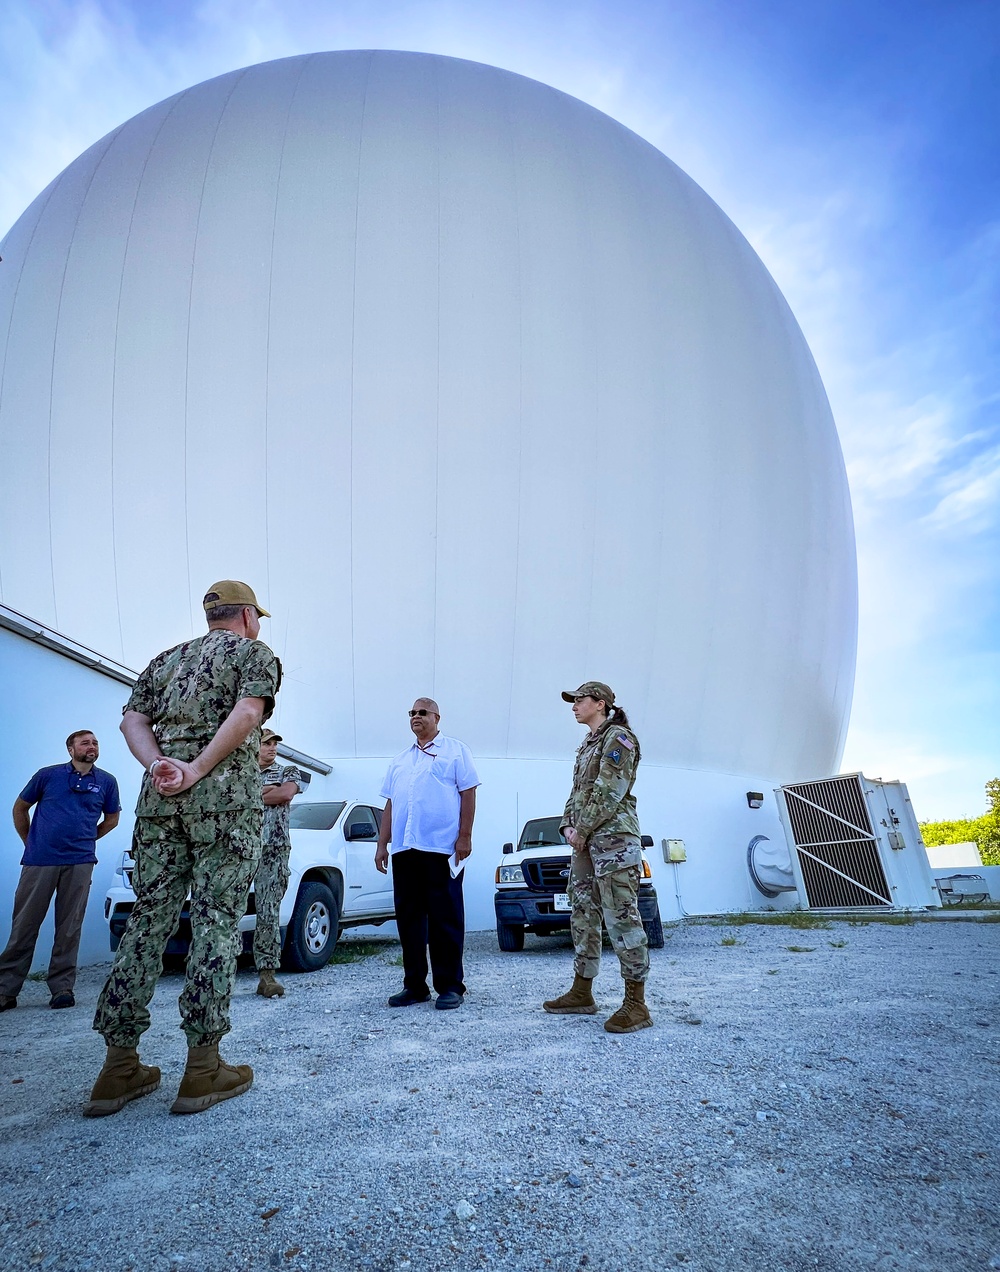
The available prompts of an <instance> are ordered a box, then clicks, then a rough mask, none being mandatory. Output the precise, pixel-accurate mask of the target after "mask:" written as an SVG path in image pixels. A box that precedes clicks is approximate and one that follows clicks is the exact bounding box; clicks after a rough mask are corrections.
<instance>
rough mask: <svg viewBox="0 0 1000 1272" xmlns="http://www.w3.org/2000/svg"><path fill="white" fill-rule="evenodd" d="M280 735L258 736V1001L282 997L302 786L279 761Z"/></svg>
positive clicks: (293, 769)
mask: <svg viewBox="0 0 1000 1272" xmlns="http://www.w3.org/2000/svg"><path fill="white" fill-rule="evenodd" d="M281 740H282V739H281V734H280V733H275V732H274V730H273V729H265V730H264V732H263V733H262V734H261V735H260V754H259V756H258V759H257V762H258V764H259V765H260V781H261V786H262V789H263V795H264V833H263V836H262V839H263V851H262V852H261V858H260V865H259V866H258V867H257V873H256V874H255V875H254V880H253V895H254V913H255V914H256V916H257V925H256V927H255V928H254V934H253V960H254V963H256V965H257V971H258V973H259V976H260V980H259V982H258V984H257V993H258V994H260V996H261V998H281V997H282V995H283V994H284V992H285V987H284V985H282V984H281V983H280V982H279V981H277V980H276V979H275V976H274V973H275V972H276V971H277V970H278V967H279V965H280V963H281V926H280V924H279V922H278V916H279V911H280V909H281V901H282V898H283V897H284V895H285V889H286V888H287V887H288V857H289V854H290V853H291V851H292V838H291V834H290V821H291V804H292V800H293V799H294V798H295V796H296V795H298V793H299V791H301V790H302V788H303V787H304V785H305V782H304V780H303V777H302V774H301V773H300V772H299V770H298V769H297V768H296V767H295V765H294V764H279V763H278V743H279V742H280V741H281Z"/></svg>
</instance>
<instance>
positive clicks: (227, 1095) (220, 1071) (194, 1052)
mask: <svg viewBox="0 0 1000 1272" xmlns="http://www.w3.org/2000/svg"><path fill="white" fill-rule="evenodd" d="M252 1083H253V1069H251V1068H250V1066H249V1065H248V1064H237V1065H233V1064H226V1062H225V1060H223V1059H222V1057H221V1056H220V1055H219V1044H218V1043H214V1044H212V1045H211V1046H208V1047H190V1048H189V1049H188V1060H187V1068H186V1069H185V1070H184V1077H183V1078H181V1085H180V1089H179V1090H178V1092H177V1099H176V1100H174V1102H173V1104H171V1106H170V1112H171V1113H202V1112H204V1110H205V1109H210V1108H211V1107H212V1105H213V1104H218V1103H219V1102H220V1101H222V1100H231V1099H232V1098H233V1096H234V1095H242V1094H243V1092H244V1091H249V1090H250V1087H251V1085H252Z"/></svg>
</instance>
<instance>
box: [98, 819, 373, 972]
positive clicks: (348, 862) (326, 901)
mask: <svg viewBox="0 0 1000 1272" xmlns="http://www.w3.org/2000/svg"><path fill="white" fill-rule="evenodd" d="M382 808H383V804H382V801H380V800H369V801H362V800H332V801H328V802H325V803H307V802H301V803H300V802H299V801H298V800H296V801H295V802H294V803H293V804H292V806H291V839H292V852H291V857H290V859H289V867H290V869H291V876H290V878H289V880H288V889H287V891H286V892H285V895H284V898H283V900H282V902H281V911H280V923H281V929H282V958H281V963H282V966H283V967H285V968H289V969H290V970H292V971H299V972H314V971H316V970H317V969H318V968H320V967H325V966H326V964H327V963H328V962H329V961H330V955H331V954H332V953H333V948H334V946H335V945H336V943H337V938H338V936H339V935H340V933H341V932H342V931H343V929H344V928H347V927H358V926H360V925H362V924H369V923H372V924H381V923H386V922H388V921H390V920H391V919H393V918H395V913H394V911H393V900H392V876H391V875H384V874H381V873H380V872H379V871H378V870H376V869H375V848H376V845H377V843H378V831H379V824H380V822H381V820H382ZM134 868H135V861H134V860H133V858H132V856H131V854H130V853H128V852H126V853H124V854H123V855H122V860H121V863H120V864H119V866H118V870H117V871H116V873H115V879H114V882H113V884H112V886H111V888H110V889H109V890H108V895H107V898H106V899H105V902H104V917H105V918H106V919H107V921H108V927H109V929H110V933H111V948H112V950H116V949H117V948H118V944H119V942H120V941H121V938H122V934H123V933H124V931H125V922H126V920H127V919H128V916H129V913H130V911H131V909H132V907H133V905H134V904H135V893H134V892H133V891H132V871H133V870H134ZM255 916H256V906H255V902H254V894H253V889H252V888H251V890H250V895H249V896H248V897H247V909H246V914H245V915H244V916H243V918H242V919H241V920H240V930H241V931H242V932H243V947H244V949H245V950H249V949H250V948H251V946H252V943H253V930H254V928H255V926H256V923H257V920H256V917H255ZM190 942H191V924H190V921H189V919H188V909H187V905H186V904H185V905H184V906H183V908H182V909H181V916H180V922H179V923H178V925H177V929H176V931H175V932H174V933H173V935H172V936H171V938H170V940H169V941H168V942H167V948H166V953H167V954H169V955H184V954H186V953H187V950H188V946H189V944H190Z"/></svg>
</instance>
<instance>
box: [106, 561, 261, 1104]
mask: <svg viewBox="0 0 1000 1272" xmlns="http://www.w3.org/2000/svg"><path fill="white" fill-rule="evenodd" d="M204 608H205V614H206V617H207V619H208V628H209V630H208V632H207V634H206V635H204V636H199V637H196V638H195V639H194V640H189V641H185V642H184V643H183V644H180V645H176V646H174V648H173V649H168V650H167V651H166V652H165V653H162V654H160V655H159V656H158V657H156V658H154V659H153V661H152V662H151V663H150V664H149V666H148V667H147V668H146V670H145V671H144V672H143V673H142V674H141V675H140V677H139V679H138V681H137V682H136V686H135V688H134V690H133V691H132V696H131V697H130V698H129V700H128V703H127V704H126V706H125V710H124V715H123V718H122V725H121V729H122V733H123V734H124V735H125V740H126V742H127V743H128V747H129V750H130V751H131V752H132V754H133V755H134V756H135V758H136V759H137V760H138V761H139V763H140V764H141V765H142V766H143V768H144V769H145V770H146V776H145V777H144V779H143V783H142V789H141V791H140V793H139V802H138V804H137V805H136V823H135V856H136V866H135V873H134V875H133V885H134V887H135V894H136V902H135V906H134V908H133V910H132V913H131V914H130V916H129V920H128V924H127V926H126V928H125V934H124V936H123V937H122V941H121V945H120V946H119V947H118V953H117V955H116V956H115V961H114V965H113V966H112V968H111V974H110V976H109V977H108V979H107V982H106V984H105V986H104V989H103V990H102V991H101V996H100V999H99V1000H98V1004H97V1013H96V1015H95V1017H94V1028H95V1029H96V1030H97V1031H98V1032H99V1033H100V1034H102V1035H103V1036H104V1040H105V1042H106V1043H107V1044H108V1054H107V1059H106V1061H105V1064H104V1068H103V1069H102V1070H101V1073H100V1075H99V1076H98V1079H97V1082H96V1084H95V1086H94V1090H93V1093H92V1094H91V1098H90V1103H89V1104H88V1105H87V1106H86V1108H85V1109H84V1113H85V1114H86V1115H87V1116H90V1117H103V1116H105V1115H107V1114H109V1113H117V1112H118V1110H119V1109H120V1108H122V1107H123V1106H124V1105H125V1104H127V1103H128V1101H129V1100H134V1099H136V1098H137V1097H139V1096H141V1095H147V1094H148V1093H149V1092H150V1091H155V1090H156V1088H157V1086H158V1085H159V1081H160V1071H159V1069H157V1068H154V1067H151V1066H146V1065H144V1064H142V1063H140V1061H139V1056H138V1053H137V1051H136V1047H137V1045H138V1042H139V1037H140V1036H141V1034H143V1033H144V1032H145V1030H146V1029H148V1028H149V1011H148V1003H149V1001H150V999H151V998H152V996H153V991H154V990H155V989H156V983H157V981H158V980H159V977H160V972H161V970H162V966H163V950H164V947H165V945H166V942H167V939H168V937H169V936H170V934H171V933H172V932H173V930H174V929H175V928H176V926H177V920H178V918H179V916H180V912H181V907H182V906H183V904H184V900H185V898H186V897H187V896H188V893H189V892H190V896H191V900H190V904H189V913H190V918H191V948H190V952H189V954H188V960H187V976H186V979H185V983H184V990H183V992H182V994H181V996H180V1000H179V1005H180V1009H181V1016H182V1018H183V1023H182V1025H181V1028H182V1029H183V1030H184V1033H185V1034H186V1036H187V1041H188V1060H187V1068H186V1070H185V1073H184V1077H183V1079H182V1081H181V1085H180V1090H179V1092H178V1095H177V1099H176V1100H175V1101H174V1103H173V1105H172V1107H171V1112H173V1113H198V1112H201V1110H202V1109H206V1108H208V1107H210V1106H211V1105H212V1104H216V1103H218V1102H219V1101H220V1100H225V1099H229V1098H230V1097H231V1096H234V1095H240V1094H242V1093H243V1092H244V1091H246V1090H248V1088H249V1087H250V1084H251V1082H252V1081H253V1070H252V1069H251V1068H250V1067H249V1065H239V1066H232V1065H228V1064H226V1063H225V1061H223V1060H221V1059H220V1057H219V1040H220V1039H221V1038H222V1036H223V1034H225V1033H228V1032H229V1028H230V1025H229V999H230V995H231V993H232V987H233V978H234V976H235V972H236V957H237V954H238V953H239V950H240V945H241V937H240V932H239V921H240V919H241V918H242V916H243V914H244V912H245V910H246V898H247V892H248V890H249V887H250V880H251V879H252V878H253V875H254V871H255V870H256V869H257V864H258V862H259V860H260V853H261V824H262V821H263V804H262V801H261V786H260V770H259V768H258V765H257V752H258V738H259V729H260V724H261V721H262V720H266V719H267V717H268V716H269V715H270V714H271V712H272V710H273V709H274V696H275V694H276V693H277V692H278V685H279V683H280V679H281V670H280V667H279V666H278V660H277V659H276V658H275V656H274V654H273V653H272V652H271V650H270V649H268V647H267V646H266V645H265V644H263V643H262V642H260V641H258V640H257V636H258V635H259V633H260V618H261V617H269V615H268V613H267V611H266V610H265V609H262V608H261V606H260V605H259V604H258V603H257V598H256V597H255V596H254V594H253V591H252V590H251V589H250V588H249V587H248V586H247V585H246V584H245V583H239V582H236V581H235V580H231V579H227V580H225V581H224V582H221V583H215V584H213V586H212V587H211V588H209V590H208V592H207V593H206V594H205V598H204Z"/></svg>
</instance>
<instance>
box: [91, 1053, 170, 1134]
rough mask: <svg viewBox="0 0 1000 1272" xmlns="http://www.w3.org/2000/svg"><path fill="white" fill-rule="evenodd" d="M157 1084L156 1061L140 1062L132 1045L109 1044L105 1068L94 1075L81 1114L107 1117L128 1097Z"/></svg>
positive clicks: (145, 1091) (141, 1092) (158, 1081)
mask: <svg viewBox="0 0 1000 1272" xmlns="http://www.w3.org/2000/svg"><path fill="white" fill-rule="evenodd" d="M159 1085H160V1071H159V1069H157V1068H156V1066H155V1065H145V1064H142V1063H140V1060H139V1053H138V1051H136V1049H135V1047H108V1055H107V1059H106V1060H105V1061H104V1068H103V1069H102V1070H101V1071H100V1073H99V1074H98V1075H97V1081H96V1082H95V1083H94V1089H93V1091H91V1093H90V1102H89V1104H85V1105H84V1106H83V1116H84V1117H107V1116H108V1115H109V1114H111V1113H117V1112H118V1110H119V1109H123V1108H124V1107H125V1105H126V1104H128V1102H129V1100H138V1099H139V1097H140V1096H142V1095H149V1094H150V1093H151V1092H153V1091H155V1090H156V1088H157V1087H158V1086H159Z"/></svg>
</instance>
